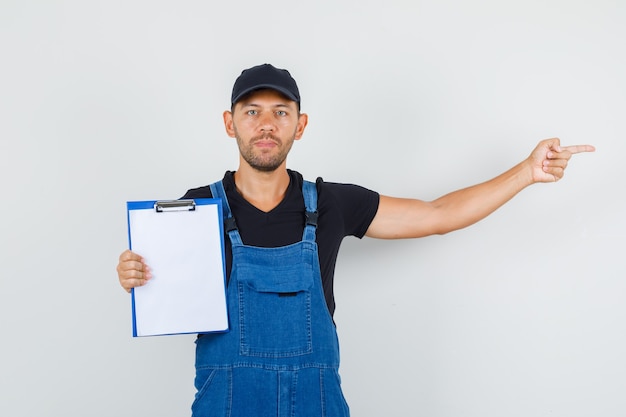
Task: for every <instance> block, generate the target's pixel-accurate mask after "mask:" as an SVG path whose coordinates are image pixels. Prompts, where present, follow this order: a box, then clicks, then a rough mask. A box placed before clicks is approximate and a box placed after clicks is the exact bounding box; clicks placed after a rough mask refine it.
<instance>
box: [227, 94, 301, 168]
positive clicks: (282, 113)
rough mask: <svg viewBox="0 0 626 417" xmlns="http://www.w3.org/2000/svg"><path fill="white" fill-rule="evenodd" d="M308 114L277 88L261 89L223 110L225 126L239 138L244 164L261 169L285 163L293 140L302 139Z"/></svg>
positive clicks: (284, 164) (229, 133) (230, 133)
mask: <svg viewBox="0 0 626 417" xmlns="http://www.w3.org/2000/svg"><path fill="white" fill-rule="evenodd" d="M306 124H307V115H306V114H299V113H298V105H297V104H296V102H294V101H291V100H289V99H287V98H286V97H284V96H283V95H281V94H279V93H278V92H276V91H274V90H260V91H257V92H254V93H252V94H251V95H249V96H248V97H246V98H244V99H242V100H240V101H239V102H237V103H236V104H235V106H234V108H233V110H232V112H230V111H226V112H224V125H225V127H226V132H227V133H228V135H229V136H230V137H233V138H236V139H237V145H238V146H239V153H240V155H241V163H246V164H248V165H249V166H250V167H252V168H253V169H255V170H258V171H262V172H271V171H275V170H276V169H278V168H280V167H284V166H286V159H287V154H288V153H289V150H290V149H291V145H292V144H293V142H294V140H299V139H300V138H301V137H302V134H303V133H304V128H305V127H306Z"/></svg>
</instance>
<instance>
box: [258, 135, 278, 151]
mask: <svg viewBox="0 0 626 417" xmlns="http://www.w3.org/2000/svg"><path fill="white" fill-rule="evenodd" d="M252 144H253V145H254V146H258V147H260V148H271V147H274V146H279V145H280V140H279V139H278V138H276V137H274V136H271V135H265V136H263V137H260V138H257V139H254V140H253V141H252Z"/></svg>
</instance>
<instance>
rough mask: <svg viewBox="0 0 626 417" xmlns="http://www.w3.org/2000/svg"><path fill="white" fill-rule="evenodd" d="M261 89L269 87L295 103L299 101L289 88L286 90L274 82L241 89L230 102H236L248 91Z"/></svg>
mask: <svg viewBox="0 0 626 417" xmlns="http://www.w3.org/2000/svg"><path fill="white" fill-rule="evenodd" d="M263 89H270V90H274V91H278V92H279V93H281V94H282V95H284V96H285V97H287V98H288V99H289V100H291V101H295V102H296V103H299V102H300V100H299V99H298V97H296V96H294V95H293V93H291V92H290V91H289V90H287V89H285V88H283V87H279V86H277V85H274V84H259V85H255V86H254V87H250V88H246V89H245V90H243V91H241V92H240V93H239V94H238V95H237V97H235V98H234V99H233V100H232V103H231V104H235V103H237V102H238V101H239V100H241V98H242V97H243V96H245V95H246V94H249V93H251V92H253V91H256V90H263Z"/></svg>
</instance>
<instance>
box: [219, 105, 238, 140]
mask: <svg viewBox="0 0 626 417" xmlns="http://www.w3.org/2000/svg"><path fill="white" fill-rule="evenodd" d="M222 117H223V118H224V128H225V129H226V134H227V135H228V136H230V137H231V138H234V137H235V125H234V123H233V114H232V113H231V112H230V111H228V110H226V111H225V112H224V114H223V115H222Z"/></svg>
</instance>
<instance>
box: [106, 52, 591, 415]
mask: <svg viewBox="0 0 626 417" xmlns="http://www.w3.org/2000/svg"><path fill="white" fill-rule="evenodd" d="M223 117H224V125H225V128H226V133H227V134H228V136H230V137H232V138H235V139H236V140H237V145H238V147H239V153H240V160H239V168H238V169H237V171H235V172H227V173H226V175H225V176H224V178H223V180H222V181H219V182H216V183H214V184H211V185H210V186H206V187H200V188H196V189H192V190H189V191H188V192H187V193H186V194H185V196H184V198H207V197H216V198H222V200H223V202H224V203H225V204H224V207H225V226H226V227H225V230H226V234H227V239H226V240H225V241H226V242H228V244H227V245H226V260H227V265H226V270H227V282H228V287H227V300H228V314H229V324H230V331H229V332H228V333H225V334H206V335H199V337H198V339H197V341H196V380H195V385H196V388H197V390H198V392H197V394H196V399H195V401H194V403H193V405H192V410H193V413H194V416H197V417H200V416H243V417H253V416H263V417H267V416H283V415H285V416H286V415H289V416H293V415H295V416H333V417H340V416H348V415H349V410H348V406H347V404H346V402H345V400H344V398H343V395H342V392H341V387H340V382H339V374H338V368H339V346H338V342H337V335H336V332H335V326H334V324H333V321H332V315H333V312H334V306H335V305H334V298H333V276H334V267H335V261H336V256H337V252H338V250H339V246H340V243H341V240H342V239H343V238H344V237H345V236H349V235H352V236H357V237H359V238H361V237H363V236H369V237H374V238H381V239H399V238H417V237H422V236H428V235H432V234H444V233H448V232H451V231H453V230H457V229H461V228H464V227H466V226H469V225H471V224H473V223H475V222H477V221H479V220H481V219H482V218H484V217H486V216H487V215H489V214H490V213H492V212H493V211H494V210H496V209H497V208H498V207H500V206H501V205H503V204H504V203H506V202H507V201H508V200H509V199H511V198H512V197H513V196H514V195H516V194H517V193H518V192H520V191H521V190H522V189H524V188H525V187H527V186H528V185H531V184H533V183H536V182H554V181H558V180H559V179H560V178H561V177H562V176H563V173H564V170H565V168H566V166H567V163H568V161H569V159H570V158H571V156H572V155H573V154H576V153H579V152H591V151H594V148H593V147H592V146H589V145H580V146H568V147H562V146H560V143H559V139H556V138H554V139H547V140H544V141H541V142H540V143H539V144H538V145H537V147H536V148H535V149H534V150H533V152H532V153H531V155H530V156H529V157H528V158H527V159H525V160H524V161H522V162H521V163H519V164H518V165H516V166H515V167H513V168H511V169H510V170H508V171H507V172H505V173H503V174H501V175H500V176H498V177H496V178H494V179H492V180H490V181H487V182H484V183H482V184H478V185H475V186H472V187H469V188H465V189H462V190H459V191H455V192H453V193H450V194H447V195H445V196H443V197H441V198H438V199H436V200H434V201H431V202H426V201H421V200H416V199H405V198H393V197H388V196H383V195H378V194H377V193H375V192H373V191H370V190H368V189H365V188H362V187H359V186H356V185H347V184H336V183H329V182H324V181H322V180H321V179H318V180H317V181H316V183H311V182H308V181H304V180H303V178H302V176H301V175H300V174H298V173H297V172H295V171H291V170H288V169H287V163H286V158H287V155H288V153H289V151H290V149H291V146H292V145H293V142H294V141H296V140H299V139H300V138H302V135H303V134H304V130H305V128H306V126H307V121H308V118H307V115H306V114H304V113H301V112H300V93H299V91H298V87H297V85H296V82H295V81H294V79H293V78H292V77H291V75H290V74H289V72H288V71H286V70H282V69H277V68H275V67H273V66H271V65H269V64H265V65H259V66H256V67H253V68H250V69H247V70H244V71H243V72H242V73H241V75H240V76H239V77H238V78H237V80H236V81H235V84H234V87H233V92H232V97H231V110H230V111H225V112H224V115H223ZM117 271H118V276H119V281H120V284H121V285H122V287H123V288H124V289H126V290H127V291H130V290H131V289H132V288H134V287H137V286H141V285H149V283H150V278H151V273H150V269H149V267H148V265H146V264H145V263H144V261H143V259H142V257H141V256H140V254H136V253H133V252H131V251H129V250H127V251H124V252H123V253H122V254H121V255H120V260H119V264H118V267H117Z"/></svg>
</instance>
